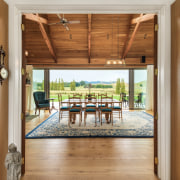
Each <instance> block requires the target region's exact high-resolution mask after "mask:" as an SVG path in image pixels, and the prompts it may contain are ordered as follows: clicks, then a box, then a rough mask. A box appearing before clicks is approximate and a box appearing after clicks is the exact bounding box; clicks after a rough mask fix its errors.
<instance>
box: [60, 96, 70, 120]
mask: <svg viewBox="0 0 180 180" xmlns="http://www.w3.org/2000/svg"><path fill="white" fill-rule="evenodd" d="M58 102H59V122H60V120H61V119H62V115H63V112H65V111H67V112H68V113H69V109H70V106H69V101H68V102H63V98H62V94H60V93H59V94H58Z"/></svg>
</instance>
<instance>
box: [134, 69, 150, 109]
mask: <svg viewBox="0 0 180 180" xmlns="http://www.w3.org/2000/svg"><path fill="white" fill-rule="evenodd" d="M146 87H147V70H146V69H134V109H145V108H146Z"/></svg>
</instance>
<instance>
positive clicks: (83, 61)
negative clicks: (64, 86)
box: [27, 57, 154, 66]
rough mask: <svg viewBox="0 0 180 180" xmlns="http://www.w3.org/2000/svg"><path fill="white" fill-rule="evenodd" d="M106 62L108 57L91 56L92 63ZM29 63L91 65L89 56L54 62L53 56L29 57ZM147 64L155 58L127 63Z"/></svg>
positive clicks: (59, 59) (130, 60) (128, 60)
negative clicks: (88, 59)
mask: <svg viewBox="0 0 180 180" xmlns="http://www.w3.org/2000/svg"><path fill="white" fill-rule="evenodd" d="M78 60H79V61H78ZM105 63H106V58H98V59H97V58H95V59H94V58H92V57H91V65H104V64H105ZM27 64H29V65H30V64H31V65H43V64H54V65H56V64H57V65H70V66H77V65H90V64H89V63H87V58H58V61H57V63H54V61H53V59H52V58H38V57H36V58H35V57H28V58H27ZM147 64H154V58H153V57H146V63H141V57H137V58H126V65H147ZM117 66H118V65H117Z"/></svg>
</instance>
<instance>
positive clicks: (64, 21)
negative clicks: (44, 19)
mask: <svg viewBox="0 0 180 180" xmlns="http://www.w3.org/2000/svg"><path fill="white" fill-rule="evenodd" d="M57 16H58V18H59V19H60V21H59V22H56V23H50V24H48V25H56V24H62V25H63V26H64V27H65V28H66V30H67V31H69V27H68V24H79V23H80V21H68V20H67V19H65V18H64V14H63V17H61V15H60V14H57Z"/></svg>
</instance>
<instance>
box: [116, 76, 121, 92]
mask: <svg viewBox="0 0 180 180" xmlns="http://www.w3.org/2000/svg"><path fill="white" fill-rule="evenodd" d="M120 89H121V84H120V78H118V79H117V81H116V94H120Z"/></svg>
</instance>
